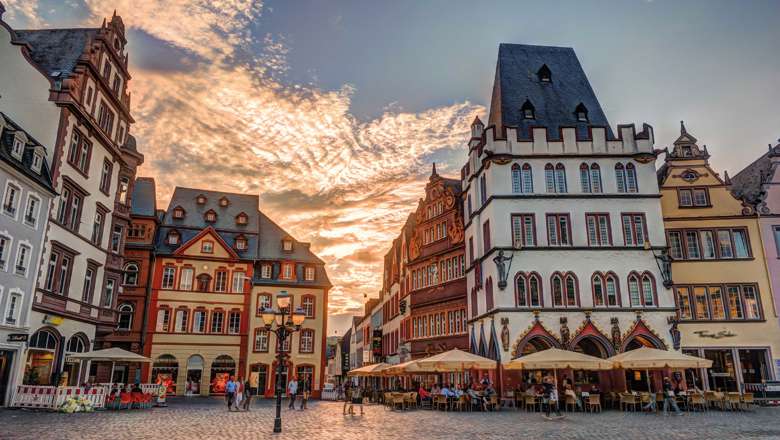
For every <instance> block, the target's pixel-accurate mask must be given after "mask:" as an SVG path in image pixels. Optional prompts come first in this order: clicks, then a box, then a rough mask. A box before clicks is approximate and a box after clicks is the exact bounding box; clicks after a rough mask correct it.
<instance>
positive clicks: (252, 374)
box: [249, 364, 268, 395]
mask: <svg viewBox="0 0 780 440" xmlns="http://www.w3.org/2000/svg"><path fill="white" fill-rule="evenodd" d="M267 385H268V365H266V364H252V366H251V367H250V368H249V386H250V388H252V393H253V394H254V395H265V393H266V386H267Z"/></svg>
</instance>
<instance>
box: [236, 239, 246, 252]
mask: <svg viewBox="0 0 780 440" xmlns="http://www.w3.org/2000/svg"><path fill="white" fill-rule="evenodd" d="M235 246H236V249H238V250H239V251H243V250H246V246H247V243H246V238H244V237H236V242H235Z"/></svg>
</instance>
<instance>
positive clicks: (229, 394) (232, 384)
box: [225, 376, 238, 411]
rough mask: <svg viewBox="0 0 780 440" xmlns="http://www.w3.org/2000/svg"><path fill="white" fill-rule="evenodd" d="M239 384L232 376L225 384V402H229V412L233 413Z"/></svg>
mask: <svg viewBox="0 0 780 440" xmlns="http://www.w3.org/2000/svg"><path fill="white" fill-rule="evenodd" d="M237 388H238V384H237V383H236V378H235V376H230V379H228V381H227V383H226V384H225V400H226V401H227V407H228V411H233V402H234V400H235V398H236V389H237Z"/></svg>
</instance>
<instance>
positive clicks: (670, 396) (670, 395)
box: [664, 377, 683, 416]
mask: <svg viewBox="0 0 780 440" xmlns="http://www.w3.org/2000/svg"><path fill="white" fill-rule="evenodd" d="M670 405H671V407H672V408H673V409H674V413H675V414H676V415H678V416H681V415H683V413H682V411H680V407H679V406H677V399H675V397H674V387H673V386H672V382H671V381H670V380H669V378H668V377H664V415H669V412H668V411H669V406H670Z"/></svg>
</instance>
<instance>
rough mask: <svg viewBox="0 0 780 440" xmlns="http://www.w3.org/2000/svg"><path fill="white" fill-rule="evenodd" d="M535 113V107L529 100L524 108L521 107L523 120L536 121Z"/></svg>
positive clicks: (524, 104)
mask: <svg viewBox="0 0 780 440" xmlns="http://www.w3.org/2000/svg"><path fill="white" fill-rule="evenodd" d="M534 111H535V109H534V105H533V104H531V101H529V100H527V99H526V100H525V102H524V103H523V106H522V107H520V114H522V115H523V119H534V118H535V115H534Z"/></svg>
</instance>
